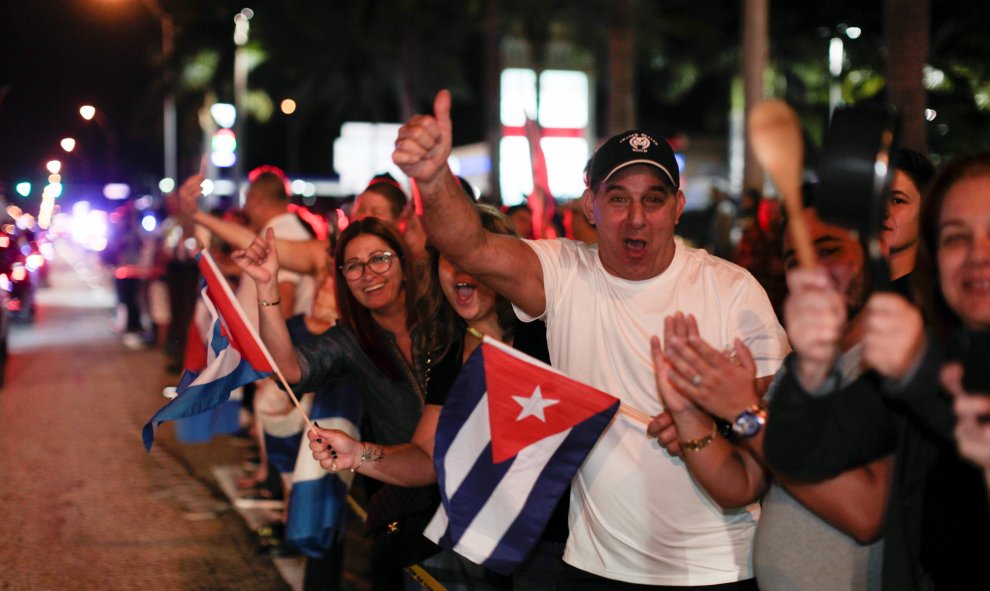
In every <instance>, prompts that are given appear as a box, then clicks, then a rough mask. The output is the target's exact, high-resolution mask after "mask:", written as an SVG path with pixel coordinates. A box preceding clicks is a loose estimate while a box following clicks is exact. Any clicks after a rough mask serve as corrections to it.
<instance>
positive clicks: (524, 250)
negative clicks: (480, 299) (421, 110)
mask: <svg viewBox="0 0 990 591" xmlns="http://www.w3.org/2000/svg"><path fill="white" fill-rule="evenodd" d="M433 112H434V114H433V115H416V116H415V117H413V118H412V119H410V120H409V121H408V122H406V124H405V125H403V126H402V128H401V129H399V136H398V139H396V142H395V152H393V154H392V160H393V161H394V162H395V163H396V164H397V165H398V166H399V168H401V169H402V171H403V172H404V173H406V174H407V175H408V176H409V177H410V178H412V179H415V181H416V183H417V185H418V186H419V191H420V194H421V195H422V198H423V223H424V225H425V226H426V233H427V235H428V236H429V238H430V242H431V243H432V244H433V245H434V246H435V247H436V248H437V249H438V250H439V251H440V252H441V253H442V254H443V255H444V257H446V258H447V259H448V260H450V261H451V262H452V263H454V264H455V265H457V266H458V267H459V268H460V269H462V270H463V271H464V272H466V273H469V274H471V275H474V276H476V277H477V278H478V279H480V280H482V281H484V282H485V283H487V284H488V285H489V286H491V287H492V288H493V289H495V291H497V292H499V293H501V294H502V295H504V296H505V297H507V298H508V299H509V300H511V301H512V302H513V303H514V304H516V305H517V306H518V307H519V308H521V309H522V310H523V311H525V312H526V313H527V314H530V315H532V316H539V315H540V314H542V313H543V311H544V309H545V308H546V297H545V295H544V292H543V270H542V268H541V267H540V262H539V259H538V258H537V256H536V253H535V252H534V251H533V250H532V249H531V248H529V247H528V246H526V244H525V243H524V242H522V241H521V240H519V239H516V238H513V237H510V236H505V235H499V234H492V233H490V232H486V231H485V229H484V228H483V227H482V226H481V221H480V218H479V217H478V213H477V212H476V211H475V209H474V207H473V205H472V204H471V201H470V200H469V199H467V198H465V196H464V190H463V189H462V188H461V186H460V184H459V183H458V182H457V179H456V178H454V175H453V173H451V171H450V168H449V167H448V166H447V158H448V157H449V156H450V149H451V141H452V140H451V131H452V127H453V126H452V124H451V121H450V92H448V91H446V90H441V91H440V92H439V93H437V97H436V99H435V100H434V103H433Z"/></svg>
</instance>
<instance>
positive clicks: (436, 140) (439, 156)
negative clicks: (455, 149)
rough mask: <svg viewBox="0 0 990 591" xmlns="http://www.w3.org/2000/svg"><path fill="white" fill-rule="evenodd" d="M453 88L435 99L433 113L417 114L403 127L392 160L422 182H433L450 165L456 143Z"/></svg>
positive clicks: (440, 93)
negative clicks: (451, 102) (451, 112)
mask: <svg viewBox="0 0 990 591" xmlns="http://www.w3.org/2000/svg"><path fill="white" fill-rule="evenodd" d="M452 132H453V124H452V123H451V121H450V91H447V90H441V91H440V92H438V93H437V96H436V98H435V99H434V101H433V115H416V116H415V117H413V118H412V119H410V120H409V121H407V122H406V124H405V125H403V126H402V127H401V128H400V129H399V135H398V137H397V138H396V140H395V151H394V152H392V161H393V162H395V164H396V165H398V167H399V168H400V169H402V172H404V173H406V175H407V176H409V177H410V178H413V179H415V180H416V181H417V182H419V183H420V184H426V185H429V184H431V183H432V182H433V181H435V180H436V179H437V178H439V176H440V173H441V172H443V171H444V170H445V169H446V168H447V158H448V157H449V156H450V149H451V145H452V141H453V140H452Z"/></svg>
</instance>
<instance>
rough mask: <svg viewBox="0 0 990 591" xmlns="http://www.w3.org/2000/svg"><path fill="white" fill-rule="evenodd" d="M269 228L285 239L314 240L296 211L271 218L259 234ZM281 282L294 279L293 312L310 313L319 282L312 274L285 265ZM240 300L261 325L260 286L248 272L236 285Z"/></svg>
mask: <svg viewBox="0 0 990 591" xmlns="http://www.w3.org/2000/svg"><path fill="white" fill-rule="evenodd" d="M268 228H272V229H274V230H275V237H276V238H279V239H282V240H312V239H313V236H312V235H311V234H310V233H309V232H307V231H306V228H305V227H304V226H303V224H302V222H300V221H299V217H298V216H296V214H294V213H283V214H280V215H277V216H275V217H273V218H272V219H270V220H268V223H267V224H265V227H264V228H262V229H261V232H260V233H259V235H260V236H262V237H263V236H264V235H265V232H267V231H268ZM278 281H279V283H295V284H296V297H295V302H294V304H293V306H292V312H293V313H294V314H307V313H309V309H310V306H311V305H312V303H313V296H314V294H315V293H316V283H315V281H314V279H313V276H312V275H300V274H299V273H296V272H294V271H289V270H286V269H279V270H278ZM237 301H238V302H240V304H241V307H242V308H244V312H245V313H246V314H247V317H248V319H249V320H250V321H251V323H252V324H253V325H254V326H255V327H256V328H257V326H258V320H259V317H258V287H257V286H256V285H255V283H254V281H252V280H251V278H250V277H247V276H245V277H244V278H243V279H242V280H241V282H240V284H239V285H238V288H237Z"/></svg>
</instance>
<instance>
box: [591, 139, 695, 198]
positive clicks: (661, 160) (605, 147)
mask: <svg viewBox="0 0 990 591" xmlns="http://www.w3.org/2000/svg"><path fill="white" fill-rule="evenodd" d="M634 164H646V165H649V166H654V167H656V168H659V169H660V170H661V171H663V173H664V176H666V177H667V179H668V180H670V183H671V185H672V186H673V187H674V188H679V187H680V186H681V175H680V172H679V171H678V169H677V160H676V159H675V158H674V150H673V149H672V148H671V147H670V144H668V143H667V142H666V140H664V139H663V138H662V137H660V136H659V135H658V134H655V133H653V132H650V131H642V130H637V129H630V130H629V131H626V132H623V133H620V134H617V135H613V136H612V137H610V138H608V140H607V141H606V142H605V143H604V144H602V145H601V147H599V148H598V151H596V152H595V155H594V156H592V157H591V167H590V170H589V175H588V186H589V187H597V186H598V185H599V183H603V182H605V181H607V180H608V179H609V178H611V177H612V175H613V174H615V173H616V172H618V171H619V170H621V169H623V168H625V167H627V166H632V165H634Z"/></svg>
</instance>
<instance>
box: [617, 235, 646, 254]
mask: <svg viewBox="0 0 990 591" xmlns="http://www.w3.org/2000/svg"><path fill="white" fill-rule="evenodd" d="M622 243H623V245H624V246H625V247H626V252H628V253H629V254H632V255H639V254H642V253H644V252H646V241H645V240H637V239H635V238H626V239H625V240H623V241H622Z"/></svg>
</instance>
